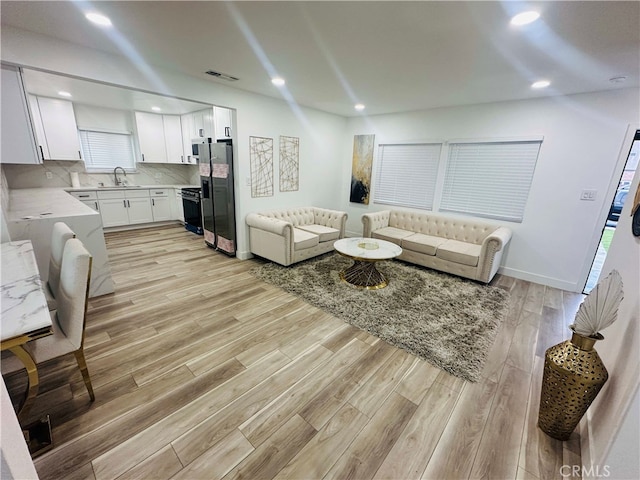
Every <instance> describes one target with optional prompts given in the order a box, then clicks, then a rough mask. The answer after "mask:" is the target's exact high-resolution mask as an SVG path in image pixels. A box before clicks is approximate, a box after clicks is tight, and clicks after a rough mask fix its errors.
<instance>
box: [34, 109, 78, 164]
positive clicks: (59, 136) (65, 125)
mask: <svg viewBox="0 0 640 480" xmlns="http://www.w3.org/2000/svg"><path fill="white" fill-rule="evenodd" d="M29 105H30V106H31V112H32V114H33V119H34V124H35V130H36V140H37V142H38V146H39V148H40V153H41V155H42V158H43V159H44V160H75V161H78V160H82V155H81V154H80V140H79V138H78V125H77V124H76V117H75V114H74V112H73V104H72V103H71V102H69V101H67V100H59V99H57V98H46V97H36V96H31V97H30V100H29Z"/></svg>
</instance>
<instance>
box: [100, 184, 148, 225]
mask: <svg viewBox="0 0 640 480" xmlns="http://www.w3.org/2000/svg"><path fill="white" fill-rule="evenodd" d="M98 199H99V200H98V204H99V207H100V213H101V215H102V225H103V226H104V227H105V228H107V227H119V226H122V225H135V224H138V223H150V222H153V212H152V210H151V199H150V198H149V190H129V191H122V190H111V191H103V192H98Z"/></svg>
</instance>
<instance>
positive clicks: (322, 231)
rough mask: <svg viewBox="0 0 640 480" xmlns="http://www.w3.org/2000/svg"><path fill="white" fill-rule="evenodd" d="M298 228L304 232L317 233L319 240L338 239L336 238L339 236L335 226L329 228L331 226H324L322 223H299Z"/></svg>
mask: <svg viewBox="0 0 640 480" xmlns="http://www.w3.org/2000/svg"><path fill="white" fill-rule="evenodd" d="M298 228H299V229H300V230H304V231H305V232H309V233H313V234H314V235H318V237H320V241H321V242H328V241H330V240H338V238H340V230H336V229H335V228H331V227H325V226H324V225H316V224H315V223H314V224H312V225H300V226H299V227H298Z"/></svg>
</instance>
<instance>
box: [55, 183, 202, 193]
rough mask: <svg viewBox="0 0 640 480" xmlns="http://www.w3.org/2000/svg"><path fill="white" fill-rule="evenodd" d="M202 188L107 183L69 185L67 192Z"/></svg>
mask: <svg viewBox="0 0 640 480" xmlns="http://www.w3.org/2000/svg"><path fill="white" fill-rule="evenodd" d="M188 187H190V188H200V185H158V184H155V185H128V186H126V187H116V186H115V185H107V186H104V187H96V186H91V187H67V188H65V189H64V191H65V192H86V191H90V192H91V191H101V190H143V189H151V188H188Z"/></svg>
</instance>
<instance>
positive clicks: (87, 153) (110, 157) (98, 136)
mask: <svg viewBox="0 0 640 480" xmlns="http://www.w3.org/2000/svg"><path fill="white" fill-rule="evenodd" d="M80 144H81V147H82V158H83V159H84V163H85V165H86V167H87V170H113V169H114V168H115V167H123V168H124V169H126V170H134V169H135V158H134V155H133V143H132V136H131V134H129V133H111V132H100V131H95V130H80Z"/></svg>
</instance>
